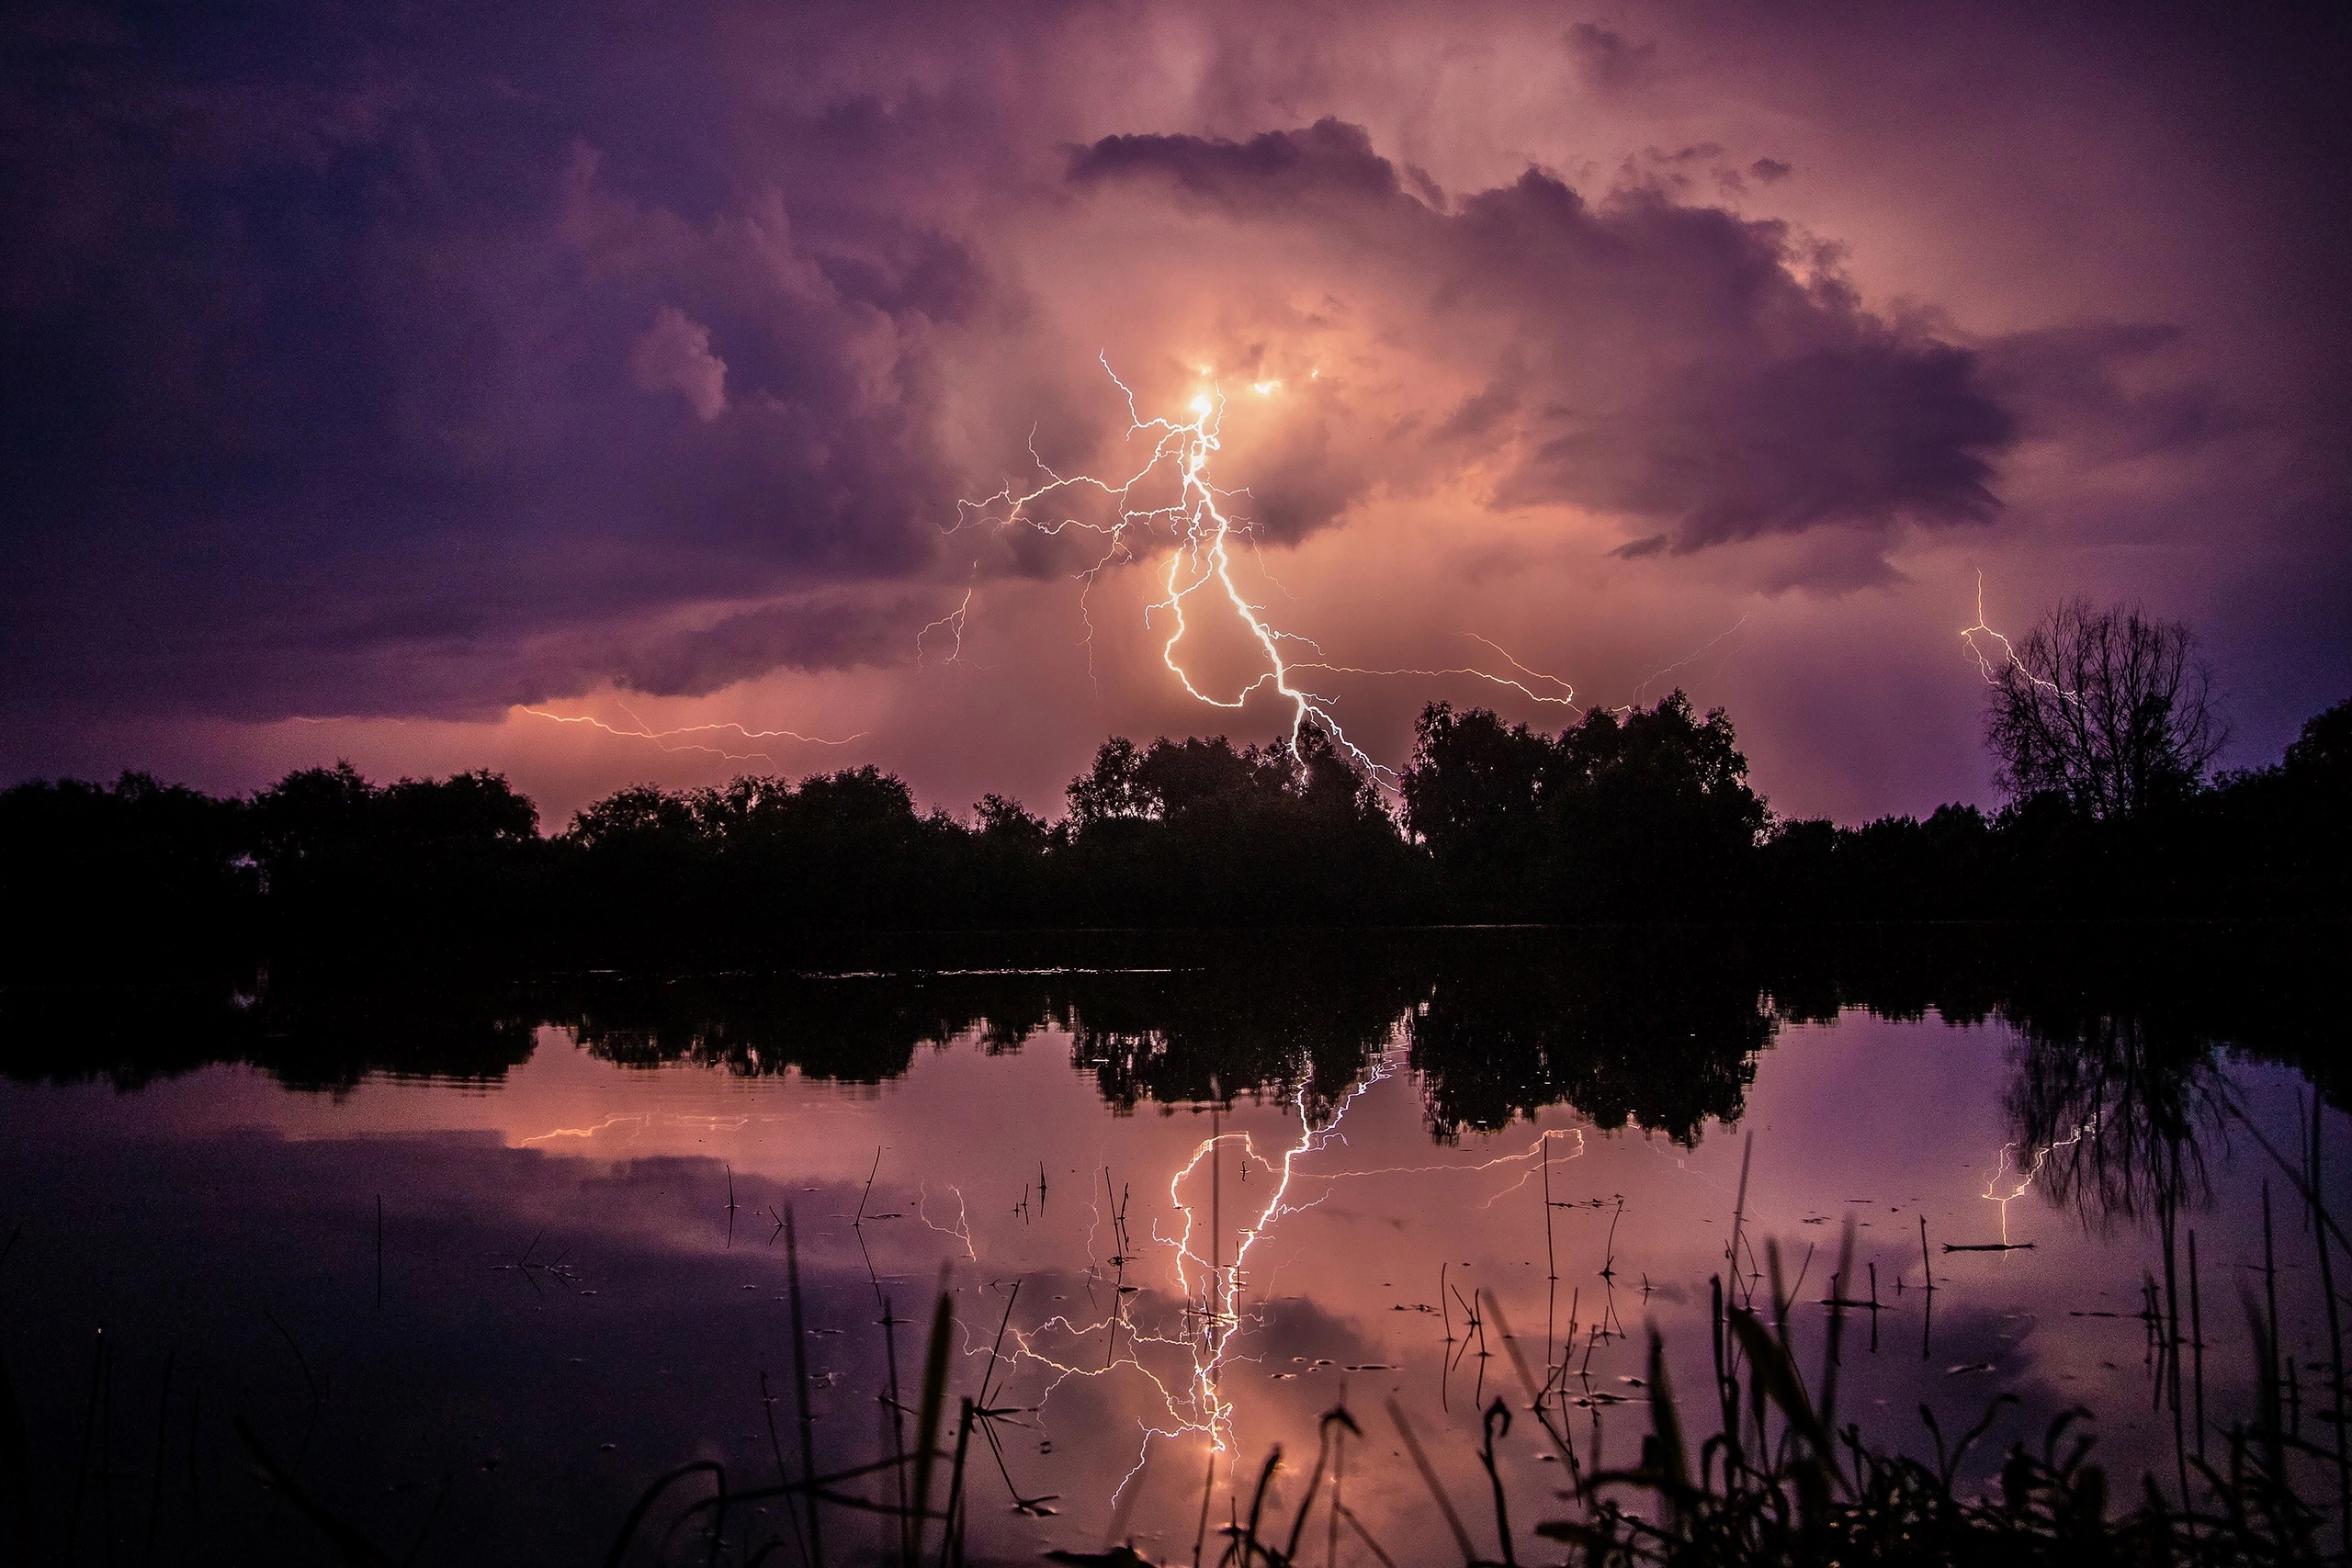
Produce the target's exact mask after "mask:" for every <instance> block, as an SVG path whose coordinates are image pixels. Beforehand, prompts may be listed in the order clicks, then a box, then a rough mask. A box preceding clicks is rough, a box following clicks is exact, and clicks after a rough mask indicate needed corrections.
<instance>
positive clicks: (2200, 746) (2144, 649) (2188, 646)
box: [1980, 599, 2227, 818]
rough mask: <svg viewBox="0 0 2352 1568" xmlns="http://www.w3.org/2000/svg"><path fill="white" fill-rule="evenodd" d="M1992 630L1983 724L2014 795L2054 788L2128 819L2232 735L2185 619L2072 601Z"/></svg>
mask: <svg viewBox="0 0 2352 1568" xmlns="http://www.w3.org/2000/svg"><path fill="white" fill-rule="evenodd" d="M1996 641H1997V642H1998V643H1999V651H1998V654H1997V656H1996V657H1990V658H1985V660H1984V663H1985V674H1986V676H1987V677H1988V678H1989V679H1990V680H1991V682H1992V683H1993V691H1992V694H1991V696H1990V697H1989V698H1988V699H1987V701H1986V704H1985V739H1986V741H1987V742H1988V743H1989V744H1990V745H1991V746H1992V748H1993V750H1994V753H1995V755H1996V756H1997V757H1998V758H1999V760H2000V764H2001V783H2002V784H2003V785H2004V786H2005V787H2007V790H2008V791H2009V794H2010V795H2011V796H2012V798H2015V799H2018V800H2023V799H2025V798H2026V797H2028V796H2030V795H2041V794H2043V793H2045V792H2048V791H2052V790H2055V791H2059V792H2061V793H2063V794H2064V795H2065V796H2066V797H2067V798H2068V799H2069V800H2071V801H2073V802H2074V804H2075V807H2076V809H2078V810H2081V811H2084V812H2086V813H2087V814H2089V815H2090V816H2093V817H2100V818H2109V817H2129V816H2131V815H2132V814H2134V813H2135V812H2139V811H2143V810H2145V809H2146V808H2147V807H2150V806H2153V805H2155V804H2157V803H2159V802H2161V801H2165V800H2168V799H2175V798H2177V797H2178V796H2180V795H2185V794H2187V793H2188V791H2189V790H2191V789H2194V788H2195V787H2196V786H2197V784H2198V783H2199V781H2200V780H2202V778H2203V777H2204V774H2205V770H2206V767H2207V766H2208V765H2209V764H2210V763H2211V761H2213V758H2214V756H2215V754H2216V753H2218V752H2219V751H2220V750H2221V749H2222V741H2223V740H2224V739H2226V738H2227V731H2226V729H2225V728H2224V727H2223V725H2222V720H2221V717H2220V716H2219V714H2218V713H2217V712H2216V711H2215V707H2214V698H2213V681H2212V675H2211V671H2208V670H2207V669H2206V667H2205V665H2204V663H2203V662H2202V661H2201V660H2199V659H2198V658H2197V656H2196V649H2197V637H2196V634H2195V633H2193V632H2191V631H2190V630H2189V628H2188V626H2187V625H2186V624H2185V623H2183V622H2179V621H2159V620H2153V619H2151V618H2149V617H2148V616H2147V615H2143V614H2142V613H2141V612H2140V610H2139V609H2138V608H2137V607H2123V606H2118V607H2114V608H2109V609H2105V610H2095V609H2093V608H2092V607H2091V604H2090V602H2089V601H2088V600H2086V599H2075V600H2071V601H2069V602H2068V603H2066V604H2061V605H2059V606H2058V608H2056V609H2055V610H2053V611H2052V612H2051V613H2050V615H2049V617H2048V618H2047V619H2046V620H2044V621H2043V622H2042V623H2041V625H2039V626H2035V627H2034V628H2033V630H2032V631H2031V632H2030V633H2028V634H2027V635H2026V637H2024V639H2023V640H2022V641H2019V642H2018V643H2016V644H2014V645H2012V644H2010V643H2009V642H2008V641H2007V639H2006V638H1996ZM1985 651H1987V650H1985V649H1980V655H1982V654H1983V653H1985Z"/></svg>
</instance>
